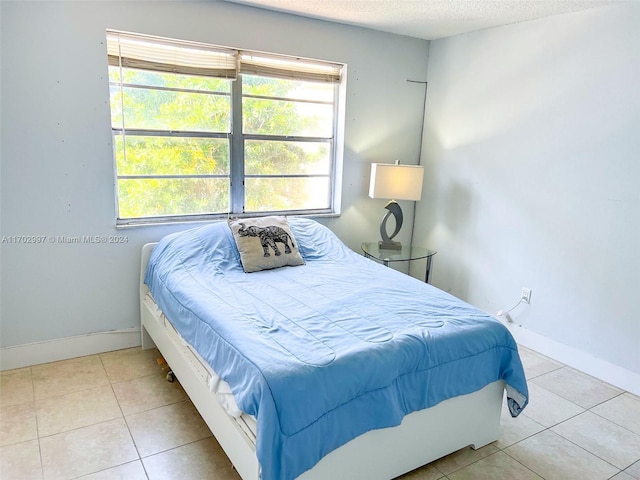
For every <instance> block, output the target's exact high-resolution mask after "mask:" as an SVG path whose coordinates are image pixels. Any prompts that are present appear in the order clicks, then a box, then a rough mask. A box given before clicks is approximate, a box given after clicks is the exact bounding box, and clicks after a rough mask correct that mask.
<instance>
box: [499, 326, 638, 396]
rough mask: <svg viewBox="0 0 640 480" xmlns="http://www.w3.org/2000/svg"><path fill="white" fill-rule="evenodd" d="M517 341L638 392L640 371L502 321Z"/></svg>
mask: <svg viewBox="0 0 640 480" xmlns="http://www.w3.org/2000/svg"><path fill="white" fill-rule="evenodd" d="M503 323H504V325H505V326H506V327H507V328H508V329H509V330H510V331H511V333H512V334H513V336H514V338H515V339H516V342H518V343H519V344H520V345H523V346H525V347H527V348H530V349H531V350H535V351H536V352H538V353H541V354H542V355H545V356H547V357H549V358H552V359H553V360H556V361H558V362H562V363H564V364H565V365H567V366H569V367H572V368H575V369H576V370H580V371H581V372H583V373H586V374H587V375H591V376H592V377H595V378H597V379H599V380H602V381H604V382H607V383H610V384H611V385H614V386H616V387H618V388H621V389H623V390H626V391H627V392H630V393H633V394H634V395H640V374H638V373H635V372H632V371H631V370H627V369H626V368H623V367H620V366H618V365H615V364H613V363H609V362H607V361H606V360H603V359H601V358H598V357H595V356H594V355H592V354H590V353H586V352H584V351H582V350H578V349H577V348H574V347H570V346H569V345H565V344H563V343H560V342H557V341H555V340H552V339H550V338H548V337H545V336H543V335H540V334H539V333H535V332H532V331H531V330H528V329H526V328H524V327H520V326H517V325H515V324H513V323H506V322H503Z"/></svg>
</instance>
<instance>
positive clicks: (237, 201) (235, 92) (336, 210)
mask: <svg viewBox="0 0 640 480" xmlns="http://www.w3.org/2000/svg"><path fill="white" fill-rule="evenodd" d="M120 34H122V35H126V36H128V37H133V38H141V39H151V40H152V41H155V40H156V39H157V40H158V41H159V42H164V43H169V44H172V42H177V44H178V45H181V44H187V45H190V42H184V41H179V40H175V41H174V40H172V39H164V38H159V37H149V36H145V35H137V34H129V33H125V32H116V31H114V30H107V37H108V38H109V35H120ZM197 45H198V47H199V48H204V49H206V48H208V47H211V49H213V51H230V52H237V57H238V59H239V58H243V56H250V57H251V58H253V57H252V56H253V55H258V56H259V57H261V58H263V59H264V58H266V59H275V60H276V61H280V60H284V61H288V62H291V61H301V62H303V63H304V64H308V62H313V63H314V64H319V65H327V66H332V67H334V69H335V67H336V66H338V73H339V79H340V80H339V82H336V81H335V80H334V81H332V82H331V83H333V101H332V102H329V101H326V102H323V101H321V100H318V101H314V100H309V102H310V103H316V104H322V103H324V104H327V105H329V104H331V105H332V106H333V109H332V128H331V136H329V137H318V136H314V137H312V136H300V135H278V134H260V133H245V132H244V129H243V123H244V117H243V115H244V112H243V99H244V98H266V99H269V100H276V101H277V100H285V101H294V102H295V101H302V102H304V101H306V100H305V99H292V98H281V97H270V96H261V95H255V94H244V92H243V77H244V73H246V74H247V75H255V76H260V77H272V78H280V79H283V80H288V79H294V80H301V81H305V80H308V79H307V78H295V77H293V78H291V77H290V76H288V75H285V74H281V73H279V72H282V71H284V72H288V71H287V70H276V71H275V73H274V72H271V71H266V72H267V73H266V74H265V73H264V70H262V71H261V70H260V68H261V67H260V66H257V67H256V66H255V65H250V68H249V70H248V71H247V72H244V73H243V70H242V66H240V65H238V67H239V68H238V69H237V71H236V72H235V75H234V76H232V78H228V80H229V81H230V89H229V92H214V91H198V90H196V89H188V88H179V87H166V86H162V87H158V86H144V85H135V84H127V83H125V82H124V78H123V76H122V70H121V75H120V78H119V82H112V81H111V80H109V86H110V88H112V87H116V88H120V89H121V92H122V91H123V89H124V88H126V87H127V86H133V87H134V88H149V89H151V90H156V91H160V90H165V91H172V92H186V93H203V94H212V95H228V96H229V97H230V112H229V116H230V125H229V132H199V131H189V130H160V129H139V128H138V129H134V128H125V118H124V114H125V113H124V108H123V109H122V110H123V111H122V116H123V119H122V125H120V126H115V125H113V124H112V140H113V160H114V178H115V182H114V184H115V209H116V226H117V227H127V226H139V225H147V224H166V223H182V222H200V221H210V220H215V219H221V218H228V217H231V216H233V217H254V216H265V215H305V216H333V215H339V214H340V188H341V178H339V172H341V171H342V155H341V152H340V151H339V145H342V144H343V135H344V127H343V126H344V121H343V120H342V119H341V117H340V115H341V112H343V108H342V101H343V99H344V81H345V71H346V65H344V64H338V63H336V62H324V61H317V60H308V59H300V58H298V57H290V56H286V55H277V54H264V53H261V52H251V51H247V50H237V49H229V48H228V47H220V46H216V45H204V44H197ZM109 48H110V49H111V48H112V47H111V46H109ZM259 61H260V59H258V62H259ZM239 63H240V62H239V61H238V64H239ZM109 64H110V65H111V66H113V58H111V56H110V59H109ZM119 64H120V67H121V68H136V69H140V70H146V71H163V70H162V69H160V70H154V69H153V68H148V69H147V68H140V67H124V66H123V65H122V60H120V63H119ZM255 69H258V70H257V71H256V70H255ZM164 73H175V74H181V73H182V72H180V71H175V72H167V71H166V70H165V71H164ZM290 75H291V73H290ZM303 75H304V74H303ZM219 78H221V77H219ZM312 81H313V80H312ZM110 109H111V106H110ZM111 114H112V115H113V111H111ZM236 132H237V133H236ZM118 135H122V138H123V140H124V139H125V138H126V136H127V135H131V136H133V135H137V136H151V137H152V136H161V137H167V138H215V139H226V140H227V141H228V152H229V173H228V175H227V174H220V173H218V174H214V173H211V174H179V173H176V174H157V175H119V174H118V168H117V162H116V158H117V157H116V138H117V136H118ZM252 140H262V141H278V142H285V143H286V142H299V143H305V142H309V143H311V142H314V143H327V144H328V145H329V148H328V155H329V171H328V173H327V174H314V173H303V172H301V173H299V174H291V173H289V174H274V175H267V174H247V173H246V172H245V145H246V142H247V141H252ZM314 177H322V178H327V180H328V183H329V185H328V192H327V195H328V198H327V205H328V206H327V207H323V208H311V209H302V208H301V209H290V210H269V211H266V210H265V211H250V212H247V211H246V208H245V201H246V197H245V193H246V185H245V180H246V179H249V178H278V179H281V178H314ZM145 178H150V179H158V178H161V179H175V178H228V180H229V211H228V212H211V213H208V212H202V213H194V214H175V215H174V214H170V215H154V216H143V217H124V218H121V217H120V211H119V203H120V196H119V191H118V183H119V180H121V179H145Z"/></svg>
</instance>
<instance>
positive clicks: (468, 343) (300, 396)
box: [140, 218, 528, 480]
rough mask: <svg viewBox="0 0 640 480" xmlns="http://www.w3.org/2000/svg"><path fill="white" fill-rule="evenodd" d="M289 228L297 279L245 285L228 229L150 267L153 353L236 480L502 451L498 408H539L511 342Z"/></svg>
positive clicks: (253, 278) (427, 288)
mask: <svg viewBox="0 0 640 480" xmlns="http://www.w3.org/2000/svg"><path fill="white" fill-rule="evenodd" d="M287 227H288V228H290V230H287V231H288V232H289V233H290V234H291V237H290V238H291V240H292V246H293V247H294V249H296V250H298V252H299V254H300V256H301V257H302V259H303V262H302V264H301V265H300V266H284V267H281V268H275V269H269V270H262V271H257V272H255V273H245V271H244V270H243V266H244V264H243V260H244V257H242V258H241V255H240V252H241V251H242V249H240V250H239V248H238V245H239V243H237V242H236V240H237V235H236V236H235V237H234V232H233V231H232V229H231V228H229V225H228V224H227V223H226V222H218V223H213V224H208V225H205V226H203V227H199V228H196V229H191V230H188V231H185V232H180V233H176V234H172V235H169V236H167V237H165V238H163V239H162V240H161V241H160V242H159V243H158V244H148V245H145V246H144V248H143V251H142V265H141V281H140V308H141V319H142V344H143V348H150V347H153V346H154V345H155V346H157V347H158V349H159V350H160V352H161V353H162V355H163V356H164V357H165V359H166V360H167V362H168V363H169V365H170V366H171V368H172V370H173V372H174V373H175V375H176V376H177V378H178V380H179V381H180V382H181V384H182V386H183V387H184V389H185V391H186V392H187V394H188V395H189V397H190V398H191V400H192V401H193V403H194V405H195V406H196V408H197V409H198V411H199V412H200V414H201V415H202V417H203V419H204V420H205V422H206V423H207V424H208V426H209V428H210V429H211V431H212V433H213V434H214V436H215V437H216V439H217V440H218V442H219V443H220V445H221V446H222V448H223V449H224V450H225V453H226V454H227V456H228V457H229V459H230V460H231V462H232V463H233V465H234V467H235V468H236V470H237V471H238V473H239V474H240V476H241V477H242V478H243V479H244V480H249V479H251V480H257V479H263V480H289V479H294V478H299V479H301V480H314V479H315V480H320V479H323V480H326V479H328V478H331V479H341V478H344V479H354V478H363V479H364V478H366V479H380V480H385V479H391V478H395V477H396V476H399V475H402V474H403V473H406V472H408V471H411V470H413V469H415V468H417V467H419V466H421V465H424V464H426V463H429V462H431V461H433V460H435V459H437V458H440V457H442V456H444V455H447V454H449V453H451V452H453V451H456V450H458V449H460V448H463V447H466V446H468V445H471V446H473V447H474V448H479V447H482V446H484V445H486V444H488V443H490V442H492V441H495V440H497V439H498V436H499V424H500V412H501V408H502V402H503V401H506V402H507V405H508V407H509V410H510V412H511V415H512V416H517V415H518V414H519V413H520V411H521V410H522V409H523V408H524V407H525V406H526V404H527V401H528V391H527V386H526V380H525V376H524V373H523V370H522V364H521V362H520V358H519V356H518V352H517V346H516V344H515V342H514V340H513V338H512V337H511V335H510V333H509V332H508V330H507V329H506V328H505V327H504V326H503V325H502V324H500V322H498V321H497V320H496V319H494V318H492V317H491V316H489V315H487V314H485V313H483V312H481V311H479V310H477V309H475V308H474V307H472V306H470V305H468V304H466V303H464V302H462V301H460V300H458V299H456V298H455V297H453V296H451V295H449V294H447V293H445V292H442V291H440V290H438V289H437V288H435V287H433V286H431V285H428V284H425V283H423V282H420V281H418V280H416V279H413V278H411V277H409V276H407V275H404V274H402V273H399V272H397V271H395V270H393V269H389V268H387V267H384V266H382V265H379V264H377V263H375V262H374V261H372V260H370V259H366V258H364V257H362V256H361V255H358V254H356V253H355V252H353V251H351V250H350V249H348V248H347V247H346V246H345V245H344V244H343V243H342V242H341V241H340V240H339V239H338V238H337V237H336V236H335V235H334V234H333V233H332V232H331V231H330V230H329V229H328V228H326V227H324V226H322V225H320V224H319V223H317V222H315V221H313V220H310V219H302V218H290V219H289V221H288V223H287ZM241 228H243V229H244V228H245V226H244V224H242V227H241ZM249 231H250V230H249V228H246V229H245V230H244V232H245V233H244V235H245V236H247V235H248V234H247V233H246V232H249ZM254 237H256V238H255V240H256V241H258V240H260V239H259V238H258V237H257V236H256V235H254ZM263 240H264V239H263ZM263 240H260V241H262V242H263V244H262V245H261V247H265V243H264V241H263ZM282 247H283V245H281V250H282ZM276 248H277V246H276ZM287 248H288V247H287ZM272 249H273V245H271V244H267V246H266V247H265V248H264V252H265V254H266V253H267V251H269V252H271V253H273V250H272ZM283 255H284V253H282V255H280V256H281V257H282V256H283ZM505 392H506V395H505ZM505 397H506V398H505Z"/></svg>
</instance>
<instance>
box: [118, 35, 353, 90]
mask: <svg viewBox="0 0 640 480" xmlns="http://www.w3.org/2000/svg"><path fill="white" fill-rule="evenodd" d="M107 51H108V55H109V65H111V66H116V67H117V66H120V67H124V68H137V69H141V70H153V71H159V72H169V73H182V74H188V75H201V76H209V77H218V78H229V79H235V78H237V75H238V73H245V74H249V75H259V76H263V77H275V78H288V79H291V80H305V81H314V82H327V83H340V79H341V72H342V68H343V65H341V64H338V63H330V62H320V61H314V60H310V59H304V58H299V57H290V56H286V55H273V54H265V53H260V52H254V51H250V50H235V49H231V48H227V47H220V46H214V45H208V44H203V43H197V42H188V41H181V40H173V39H166V38H161V37H154V36H150V35H140V34H129V33H125V32H117V31H113V30H109V31H107Z"/></svg>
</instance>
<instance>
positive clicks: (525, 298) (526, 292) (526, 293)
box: [522, 287, 531, 303]
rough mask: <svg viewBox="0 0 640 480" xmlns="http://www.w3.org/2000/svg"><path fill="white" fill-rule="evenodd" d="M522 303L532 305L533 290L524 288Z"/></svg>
mask: <svg viewBox="0 0 640 480" xmlns="http://www.w3.org/2000/svg"><path fill="white" fill-rule="evenodd" d="M522 301H524V303H531V289H530V288H527V287H522Z"/></svg>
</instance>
